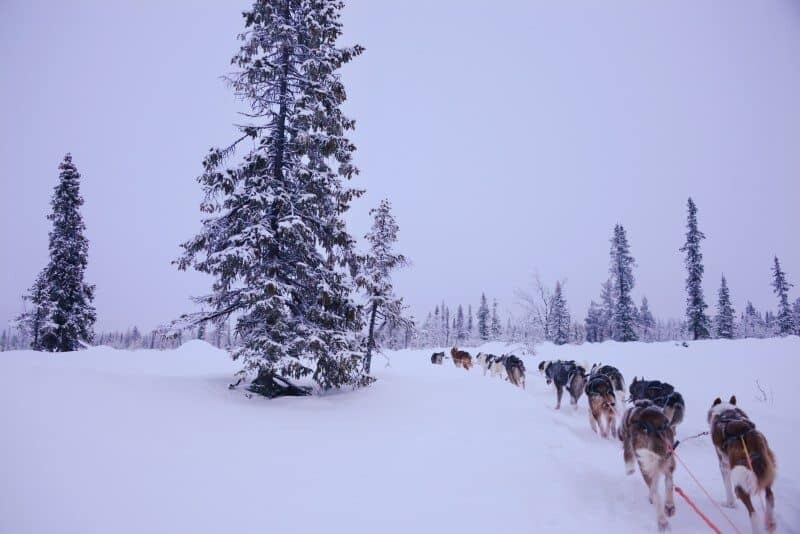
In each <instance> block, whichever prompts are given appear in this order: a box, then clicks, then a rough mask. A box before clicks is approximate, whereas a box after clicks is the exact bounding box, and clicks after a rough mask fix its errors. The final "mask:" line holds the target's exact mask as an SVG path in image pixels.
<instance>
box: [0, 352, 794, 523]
mask: <svg viewBox="0 0 800 534" xmlns="http://www.w3.org/2000/svg"><path fill="white" fill-rule="evenodd" d="M484 349H485V350H489V351H493V352H496V353H499V352H506V351H507V349H506V348H505V347H504V346H502V345H500V344H495V345H492V346H487V347H484ZM537 351H538V354H537V355H535V356H527V357H526V358H525V359H526V365H527V367H528V384H527V386H528V387H527V390H526V391H523V390H521V389H518V388H515V387H513V386H511V385H509V384H508V383H506V382H502V381H500V380H495V379H492V378H490V377H488V376H487V377H484V376H482V370H481V369H480V368H473V369H472V370H471V371H470V372H465V371H463V370H461V369H456V368H454V367H453V365H452V362H450V361H445V365H444V366H441V367H440V366H433V365H431V364H430V359H429V357H430V353H431V351H429V350H425V351H412V350H407V351H397V352H392V353H389V354H388V358H389V360H390V366H386V360H385V359H384V358H382V357H380V356H379V357H378V358H377V360H376V361H375V364H374V368H375V372H376V374H377V376H378V377H379V378H380V380H379V381H378V382H377V383H376V384H375V385H374V386H373V387H371V388H369V389H366V390H362V391H357V392H353V393H349V392H348V393H340V394H335V395H328V396H323V397H313V398H289V399H278V400H273V401H269V400H266V399H263V398H252V399H248V398H246V397H245V396H244V395H243V394H242V392H241V391H229V390H228V389H227V384H228V383H229V381H230V379H231V374H232V372H233V371H234V370H235V369H236V365H235V364H234V363H233V362H231V361H229V359H228V357H227V355H226V354H225V353H224V352H222V351H218V350H216V349H213V348H212V347H210V346H209V345H207V344H205V343H201V342H191V343H188V344H186V345H184V346H183V347H182V348H180V349H178V350H174V351H166V352H155V351H137V352H125V351H116V350H113V349H108V348H94V349H91V350H87V351H83V352H80V353H68V354H39V353H34V352H28V351H21V352H10V353H0V435H1V436H2V437H1V438H0V532H2V533H15V534H17V533H19V534H21V533H28V532H35V533H44V532H48V533H49V532H59V533H91V532H103V533H107V532H115V533H128V532H130V533H141V532H148V533H160V532H169V533H174V532H192V533H204V532H214V533H217V532H258V533H265V532H331V533H335V532H382V533H391V532H401V533H407V532H437V533H441V532H504V531H508V532H586V531H591V532H615V533H619V532H648V531H654V530H655V514H654V511H653V509H652V507H651V506H650V504H649V503H648V501H647V493H646V490H645V486H644V483H643V482H642V480H641V477H640V476H639V475H638V473H637V474H636V475H635V476H626V475H625V474H624V466H623V462H622V453H621V448H620V444H619V443H618V442H612V441H604V440H601V439H600V438H599V437H597V436H595V435H594V434H593V433H592V432H591V430H590V429H589V423H588V416H587V410H586V400H585V397H582V398H581V403H580V407H579V408H578V410H577V412H576V411H573V410H572V409H571V408H570V407H569V404H568V402H567V403H566V407H565V408H562V410H561V411H559V412H556V411H555V410H553V405H554V402H555V394H554V392H553V391H552V390H551V389H550V388H549V387H547V386H546V385H545V383H544V381H543V380H542V379H541V378H540V377H539V375H538V372H537V371H536V363H537V362H538V361H539V360H540V359H552V358H565V359H566V358H568V359H576V360H579V361H580V360H585V361H588V362H595V361H602V362H603V363H609V364H612V365H615V366H617V367H619V369H620V370H621V371H622V372H623V374H624V375H625V377H626V379H627V380H628V381H629V382H630V380H631V379H632V378H633V376H634V375H639V376H641V375H644V376H645V377H647V378H653V379H655V378H658V379H661V380H666V381H669V382H671V383H672V384H674V385H675V386H676V388H677V389H678V390H679V391H680V392H681V393H682V394H683V395H684V397H685V399H686V403H687V414H686V419H685V420H684V423H683V424H682V425H681V426H680V427H679V431H678V437H679V438H680V437H685V436H689V435H692V434H696V433H698V432H701V431H703V430H705V429H706V422H705V417H706V411H707V409H708V406H709V405H710V403H711V401H712V400H713V399H714V397H716V396H722V397H725V398H727V397H728V396H729V395H731V394H734V393H735V394H736V395H737V397H738V399H739V405H740V406H741V407H742V408H743V409H744V410H745V411H746V412H747V413H748V414H749V415H750V416H751V418H752V419H753V420H754V421H755V422H756V423H757V425H758V427H759V428H760V429H761V430H762V431H763V432H764V433H765V434H766V436H767V439H768V440H769V442H770V445H771V446H772V448H773V450H774V451H775V453H776V455H777V458H778V479H777V483H776V486H775V492H776V500H777V507H776V511H777V518H778V525H779V532H798V531H800V461H799V460H798V454H800V453H798V448H797V440H798V438H800V410H798V408H797V403H798V390H797V383H798V380H797V375H796V373H797V372H798V362H800V359H799V358H800V339H798V338H797V337H792V338H785V339H770V340H740V341H732V342H729V341H706V342H697V343H691V344H690V346H689V347H688V348H685V347H682V346H679V345H676V344H674V343H658V344H641V343H629V344H615V343H603V344H594V345H589V344H586V345H582V346H563V347H554V346H550V345H543V346H540V347H538V348H537ZM472 352H473V353H474V352H475V349H472ZM756 380H758V382H759V384H761V386H762V387H763V389H764V391H765V393H766V400H765V399H764V396H763V395H762V393H761V392H760V391H759V389H758V387H757V385H756ZM792 451H794V452H792ZM678 453H679V454H680V456H681V458H682V459H683V460H684V461H685V462H686V463H687V465H688V466H689V468H690V469H692V471H693V472H694V473H695V475H696V476H698V477H699V479H700V481H701V482H702V483H703V484H704V485H705V486H706V487H707V488H708V489H709V491H710V492H711V493H712V495H713V496H714V497H716V498H717V499H722V498H723V496H724V492H723V488H722V484H721V478H720V475H719V470H718V468H717V461H716V457H715V454H714V451H713V449H712V446H711V443H710V441H709V440H708V438H707V437H702V438H699V439H695V440H690V441H686V442H684V443H683V444H682V445H680V447H679V448H678ZM675 481H676V484H677V485H678V486H680V487H682V488H683V489H684V490H685V491H686V492H687V493H688V494H689V495H690V496H691V497H692V498H693V499H694V500H695V502H697V503H698V505H699V506H700V507H701V508H703V510H704V511H706V513H707V514H708V515H709V517H710V518H711V519H712V520H713V521H714V522H715V523H717V525H719V526H720V528H722V529H723V531H725V532H728V531H730V527H729V526H728V525H727V523H725V521H724V520H723V518H722V517H721V516H720V515H719V512H718V511H717V510H716V509H715V508H714V507H713V506H712V505H711V503H709V502H708V500H707V499H706V497H705V496H704V495H703V494H702V492H701V490H700V489H699V488H698V487H697V486H696V485H695V483H694V482H693V481H692V480H691V479H690V477H689V476H688V474H687V473H686V471H684V469H683V468H682V467H680V466H679V467H678V469H677V471H676V475H675ZM675 498H676V505H677V514H676V515H675V517H673V518H672V520H671V524H672V531H673V532H703V531H705V530H706V527H705V526H704V525H703V524H702V523H701V522H700V520H699V518H698V517H697V516H696V515H695V514H694V513H693V512H692V511H691V510H690V509H689V508H688V506H687V505H686V504H685V503H684V502H683V501H682V500H681V499H680V497H679V496H677V495H676V497H675ZM726 512H727V513H728V514H729V516H730V517H731V518H732V519H733V520H734V522H735V523H736V525H737V527H738V528H739V529H740V530H741V531H742V532H748V531H749V523H748V521H747V518H746V513H745V511H744V509H743V507H742V506H741V505H740V506H739V507H738V508H737V509H736V510H730V511H728V510H726Z"/></svg>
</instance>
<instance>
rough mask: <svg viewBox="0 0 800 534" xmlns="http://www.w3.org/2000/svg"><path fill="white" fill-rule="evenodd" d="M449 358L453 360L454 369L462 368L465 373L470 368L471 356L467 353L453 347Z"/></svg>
mask: <svg viewBox="0 0 800 534" xmlns="http://www.w3.org/2000/svg"><path fill="white" fill-rule="evenodd" d="M450 356H451V357H452V358H453V364H455V366H456V367H463V368H464V369H466V370H467V371H469V370H470V369H471V368H472V356H470V354H469V352H467V351H465V350H458V348H457V347H453V348H452V349H451V350H450Z"/></svg>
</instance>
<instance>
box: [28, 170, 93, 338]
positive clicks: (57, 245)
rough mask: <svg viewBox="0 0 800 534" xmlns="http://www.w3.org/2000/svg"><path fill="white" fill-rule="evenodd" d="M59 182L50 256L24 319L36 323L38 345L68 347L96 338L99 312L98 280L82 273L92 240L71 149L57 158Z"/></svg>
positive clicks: (51, 219)
mask: <svg viewBox="0 0 800 534" xmlns="http://www.w3.org/2000/svg"><path fill="white" fill-rule="evenodd" d="M58 169H59V171H60V173H59V177H58V184H57V185H56V187H55V189H54V191H53V198H52V200H51V201H50V205H51V207H52V212H51V213H50V215H48V216H47V218H48V219H49V220H50V221H52V223H53V229H52V230H51V231H50V245H49V249H50V261H49V262H48V264H47V266H46V267H45V268H44V270H43V271H42V273H40V274H39V277H38V278H37V280H36V283H35V284H34V286H33V288H32V290H31V293H30V294H29V295H28V298H29V299H30V300H31V302H32V303H33V305H34V307H33V310H31V311H32V312H33V314H34V316H36V317H35V318H34V319H32V318H30V317H26V316H25V315H23V316H22V317H20V319H21V320H22V322H23V323H25V324H27V325H29V326H30V325H32V324H33V323H38V329H39V331H38V335H37V336H36V341H35V342H34V343H35V344H36V345H37V346H36V347H33V348H36V349H39V350H46V351H50V352H67V351H72V350H78V349H80V348H81V347H82V346H84V345H85V344H88V343H91V342H92V340H93V339H94V322H95V319H96V313H95V310H94V306H93V305H92V301H93V300H94V286H93V285H89V284H87V283H86V282H85V281H84V279H83V276H84V273H85V271H86V265H87V264H88V256H89V241H88V240H87V239H86V237H85V236H84V235H83V232H84V230H85V229H86V226H85V225H84V223H83V217H82V216H81V213H80V207H81V206H82V205H83V197H82V196H81V191H80V179H81V175H80V173H78V169H77V168H76V167H75V164H73V163H72V155H71V154H67V155H66V156H64V161H62V162H61V164H59V166H58Z"/></svg>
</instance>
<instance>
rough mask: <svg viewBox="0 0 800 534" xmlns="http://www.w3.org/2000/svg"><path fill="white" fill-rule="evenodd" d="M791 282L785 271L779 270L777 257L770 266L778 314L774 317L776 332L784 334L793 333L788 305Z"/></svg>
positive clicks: (779, 265) (792, 322)
mask: <svg viewBox="0 0 800 534" xmlns="http://www.w3.org/2000/svg"><path fill="white" fill-rule="evenodd" d="M790 287H792V284H790V283H789V281H788V280H787V279H786V273H784V272H783V271H782V270H781V264H780V262H779V261H778V257H777V256H775V264H774V265H773V267H772V289H773V291H774V292H775V295H777V297H778V315H777V316H776V318H775V323H776V327H777V330H778V334H780V335H782V336H786V335H789V334H792V333H794V318H793V317H792V309H791V307H790V306H789V288H790Z"/></svg>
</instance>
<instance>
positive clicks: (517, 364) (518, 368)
mask: <svg viewBox="0 0 800 534" xmlns="http://www.w3.org/2000/svg"><path fill="white" fill-rule="evenodd" d="M503 363H504V365H505V368H506V374H507V375H508V381H509V382H511V383H512V384H514V385H515V386H520V387H522V389H525V364H524V363H523V362H522V360H520V359H519V358H518V357H516V356H514V355H513V354H509V355H506V357H505V361H504V362H503Z"/></svg>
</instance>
